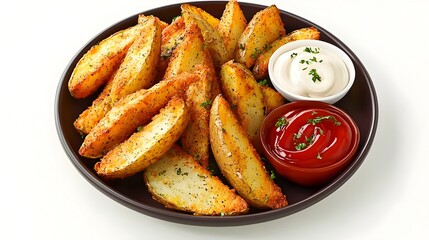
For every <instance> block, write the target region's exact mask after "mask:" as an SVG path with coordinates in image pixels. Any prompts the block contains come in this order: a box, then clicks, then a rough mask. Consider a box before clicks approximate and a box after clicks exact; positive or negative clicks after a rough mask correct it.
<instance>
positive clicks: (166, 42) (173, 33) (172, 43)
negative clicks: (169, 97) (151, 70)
mask: <svg viewBox="0 0 429 240" xmlns="http://www.w3.org/2000/svg"><path fill="white" fill-rule="evenodd" d="M184 37H185V21H184V20H183V18H182V17H181V16H179V17H176V18H175V19H174V20H173V22H172V23H171V24H170V25H168V26H167V27H166V28H165V29H164V30H162V39H161V57H160V59H159V63H158V74H157V77H156V79H157V81H160V80H161V79H162V78H163V77H164V74H165V71H166V69H167V67H168V63H169V61H170V58H171V56H172V55H173V52H174V49H176V47H177V46H179V44H181V43H182V42H183V39H184Z"/></svg>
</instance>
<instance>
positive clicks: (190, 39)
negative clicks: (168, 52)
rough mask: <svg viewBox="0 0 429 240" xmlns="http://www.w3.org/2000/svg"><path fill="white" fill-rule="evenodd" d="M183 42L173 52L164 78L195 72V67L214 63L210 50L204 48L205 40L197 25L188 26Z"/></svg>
mask: <svg viewBox="0 0 429 240" xmlns="http://www.w3.org/2000/svg"><path fill="white" fill-rule="evenodd" d="M185 31H186V32H185V36H184V39H183V42H182V43H180V44H179V45H178V46H177V47H176V49H175V50H174V51H173V55H172V56H171V58H170V62H169V63H168V67H167V70H166V71H165V75H164V78H169V77H172V76H175V75H177V74H180V73H182V72H193V71H194V70H195V67H196V66H198V65H201V64H203V63H205V62H212V60H211V56H210V53H209V52H208V49H205V48H204V39H203V36H202V35H201V31H200V29H199V28H198V26H197V25H196V24H193V23H191V24H188V25H186V30H185Z"/></svg>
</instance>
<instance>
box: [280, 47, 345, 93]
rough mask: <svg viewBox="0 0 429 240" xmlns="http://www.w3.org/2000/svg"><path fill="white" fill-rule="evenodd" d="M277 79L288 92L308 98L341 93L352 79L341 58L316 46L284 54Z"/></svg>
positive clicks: (281, 57)
mask: <svg viewBox="0 0 429 240" xmlns="http://www.w3.org/2000/svg"><path fill="white" fill-rule="evenodd" d="M274 75H275V78H277V79H280V81H279V84H280V85H282V86H283V87H284V88H285V89H288V90H289V91H291V92H293V93H295V94H297V95H301V96H305V97H327V96H330V95H332V94H335V93H338V92H340V91H341V90H342V89H344V88H345V87H346V85H347V83H348V77H349V73H348V71H347V67H346V65H345V63H344V62H343V61H342V59H341V58H340V57H339V56H337V55H336V54H335V53H333V52H330V51H328V50H327V49H323V48H320V47H314V46H307V47H300V48H296V49H294V50H291V51H289V52H285V53H283V54H281V55H280V56H279V57H278V58H277V60H276V61H275V63H274Z"/></svg>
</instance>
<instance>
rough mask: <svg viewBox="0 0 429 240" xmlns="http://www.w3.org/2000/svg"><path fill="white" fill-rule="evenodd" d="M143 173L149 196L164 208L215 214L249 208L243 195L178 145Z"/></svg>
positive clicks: (245, 210) (231, 212)
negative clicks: (238, 193)
mask: <svg viewBox="0 0 429 240" xmlns="http://www.w3.org/2000/svg"><path fill="white" fill-rule="evenodd" d="M143 176H144V181H145V184H146V186H147V189H148V191H149V192H150V193H151V194H152V196H153V198H154V199H155V200H156V201H158V202H160V203H162V204H164V205H165V206H166V207H168V208H172V209H175V210H179V211H185V212H190V213H193V214H194V215H218V216H219V215H239V214H244V213H246V212H247V211H248V210H249V207H248V204H247V203H246V201H245V200H244V199H243V198H241V197H240V196H239V195H237V194H236V193H235V191H234V190H233V189H230V188H229V187H228V186H227V185H225V184H223V183H222V181H221V180H220V179H219V178H218V177H217V176H213V175H212V174H211V172H209V171H208V170H207V169H206V168H204V167H202V166H201V165H200V164H198V162H197V161H196V159H194V158H193V157H192V156H191V155H188V154H186V153H185V152H184V151H183V150H181V149H180V148H179V147H178V146H173V147H172V148H171V149H170V150H169V151H168V152H167V153H166V154H164V155H163V156H162V158H161V159H160V160H158V161H157V162H156V163H154V164H152V165H151V166H149V167H148V168H147V169H146V170H145V171H144V175H143Z"/></svg>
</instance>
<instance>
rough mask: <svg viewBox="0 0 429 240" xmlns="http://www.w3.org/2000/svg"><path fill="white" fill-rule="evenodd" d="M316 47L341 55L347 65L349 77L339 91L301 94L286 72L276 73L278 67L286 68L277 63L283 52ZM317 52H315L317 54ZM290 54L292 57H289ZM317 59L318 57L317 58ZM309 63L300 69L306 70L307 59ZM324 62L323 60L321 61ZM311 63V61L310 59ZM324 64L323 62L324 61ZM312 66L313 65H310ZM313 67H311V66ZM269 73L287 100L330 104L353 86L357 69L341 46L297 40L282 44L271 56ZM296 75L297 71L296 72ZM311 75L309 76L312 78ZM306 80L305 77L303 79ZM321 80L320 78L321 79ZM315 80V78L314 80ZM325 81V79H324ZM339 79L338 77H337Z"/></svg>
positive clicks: (318, 41)
mask: <svg viewBox="0 0 429 240" xmlns="http://www.w3.org/2000/svg"><path fill="white" fill-rule="evenodd" d="M308 46H312V47H316V48H320V49H322V50H323V49H324V50H325V51H327V52H330V53H331V54H334V56H335V57H339V59H340V60H342V62H343V63H344V65H345V68H346V71H347V73H348V74H347V76H348V77H347V79H344V81H347V83H346V84H345V87H343V88H341V89H340V90H339V91H336V92H335V93H332V94H328V95H326V96H318V97H316V96H308V95H304V94H299V93H297V92H296V91H293V88H295V87H294V86H292V84H291V83H290V82H287V81H286V76H285V75H284V74H280V76H279V74H276V72H277V71H278V70H279V69H277V68H284V66H282V65H281V64H276V63H278V62H279V61H278V60H279V57H280V56H281V55H283V54H287V53H288V52H290V51H294V50H295V49H298V48H301V47H308ZM295 55H296V53H293V55H291V54H289V55H288V56H287V58H289V59H291V58H293V57H294V56H295ZM316 55H317V54H315V56H316ZM289 56H290V57H289ZM315 59H316V58H315ZM306 62H307V64H305V63H304V64H302V68H300V70H304V69H306V68H307V67H309V65H308V61H306ZM320 62H321V63H322V61H320ZM310 63H311V61H310ZM322 64H323V63H322ZM310 66H311V65H310ZM309 68H311V67H309ZM268 73H269V77H270V80H271V83H272V84H273V86H274V88H275V89H276V90H277V91H278V92H279V93H280V94H282V95H283V97H285V98H286V99H287V100H289V101H291V102H293V101H299V100H302V101H320V102H325V103H329V104H334V103H336V102H337V101H339V100H340V99H342V98H343V97H344V96H345V95H346V94H347V92H348V91H349V90H350V88H351V87H352V86H353V83H354V81H355V75H356V70H355V67H354V65H353V62H352V60H351V59H350V57H349V56H348V55H347V54H346V53H345V52H344V51H343V50H341V49H340V48H338V47H337V46H335V45H333V44H331V43H328V42H325V41H321V40H296V41H293V42H290V43H287V44H285V45H283V46H281V47H280V48H279V49H277V50H276V51H275V52H274V54H273V55H272V56H271V58H270V60H269V64H268ZM294 74H295V75H296V73H294ZM310 77H311V76H309V79H310ZM302 80H303V81H304V79H302ZM319 80H320V79H319ZM305 81H311V80H305ZM313 81H315V80H313ZM322 81H323V79H322ZM336 81H338V79H336Z"/></svg>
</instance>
